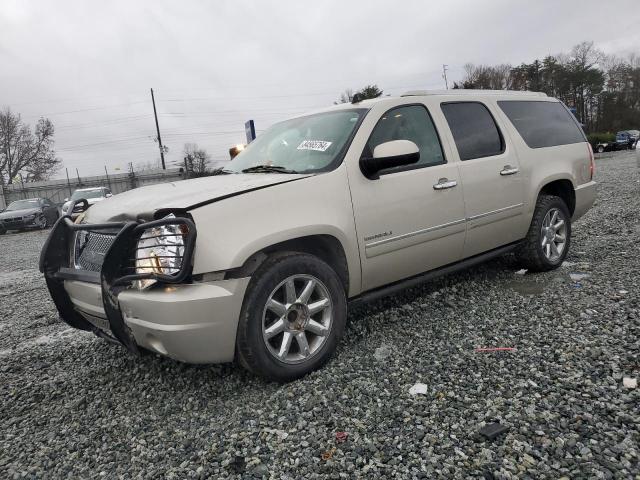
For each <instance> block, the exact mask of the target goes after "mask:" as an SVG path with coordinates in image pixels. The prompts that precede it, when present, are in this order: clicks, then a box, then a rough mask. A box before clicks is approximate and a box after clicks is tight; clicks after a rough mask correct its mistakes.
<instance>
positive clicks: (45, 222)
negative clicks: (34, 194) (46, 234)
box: [39, 214, 49, 230]
mask: <svg viewBox="0 0 640 480" xmlns="http://www.w3.org/2000/svg"><path fill="white" fill-rule="evenodd" d="M42 219H43V222H42V223H41V224H40V225H39V227H40V230H46V229H47V227H48V226H49V219H48V218H47V216H46V215H44V214H43V215H42Z"/></svg>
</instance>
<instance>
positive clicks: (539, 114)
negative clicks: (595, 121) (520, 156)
mask: <svg viewBox="0 0 640 480" xmlns="http://www.w3.org/2000/svg"><path fill="white" fill-rule="evenodd" d="M498 106H499V107H500V108H501V109H502V111H503V112H504V113H505V114H506V115H507V117H509V120H511V123H513V126H514V127H516V130H518V133H519V134H520V136H521V137H522V139H523V140H524V141H525V142H526V144H527V146H528V147H529V148H544V147H555V146H556V145H569V144H571V143H581V142H586V139H585V138H584V134H583V133H582V130H581V129H580V128H579V127H578V124H577V122H576V120H575V117H573V115H571V113H569V111H568V110H567V109H566V108H565V107H564V105H562V104H561V103H560V102H540V101H537V102H536V101H512V100H508V101H506V100H505V101H500V102H498Z"/></svg>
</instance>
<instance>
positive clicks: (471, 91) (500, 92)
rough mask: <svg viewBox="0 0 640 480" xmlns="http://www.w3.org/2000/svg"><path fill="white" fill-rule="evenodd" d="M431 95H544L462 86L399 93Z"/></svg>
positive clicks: (540, 95)
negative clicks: (450, 88) (465, 87)
mask: <svg viewBox="0 0 640 480" xmlns="http://www.w3.org/2000/svg"><path fill="white" fill-rule="evenodd" d="M432 95H460V96H467V95H468V96H480V95H497V96H502V95H508V96H512V95H513V96H516V97H546V96H547V94H546V93H544V92H530V91H522V90H474V89H464V88H454V89H453V90H411V91H408V92H405V93H403V94H402V95H400V96H401V97H425V96H432Z"/></svg>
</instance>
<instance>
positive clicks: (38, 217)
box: [0, 198, 60, 235]
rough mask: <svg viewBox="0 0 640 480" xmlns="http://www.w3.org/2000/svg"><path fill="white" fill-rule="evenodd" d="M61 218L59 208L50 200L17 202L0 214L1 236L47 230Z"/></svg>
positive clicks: (37, 199)
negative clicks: (9, 232)
mask: <svg viewBox="0 0 640 480" xmlns="http://www.w3.org/2000/svg"><path fill="white" fill-rule="evenodd" d="M59 217H60V212H59V210H58V206H57V205H56V204H55V203H53V202H52V201H51V200H49V199H48V198H29V199H27V200H16V201H15V202H11V203H10V204H9V206H8V207H7V208H5V209H4V210H3V211H2V212H0V235H4V234H5V233H7V232H8V231H9V230H27V229H33V228H39V229H45V228H47V227H50V226H51V225H53V224H54V223H56V220H58V218H59Z"/></svg>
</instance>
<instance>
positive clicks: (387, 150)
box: [360, 140, 420, 180]
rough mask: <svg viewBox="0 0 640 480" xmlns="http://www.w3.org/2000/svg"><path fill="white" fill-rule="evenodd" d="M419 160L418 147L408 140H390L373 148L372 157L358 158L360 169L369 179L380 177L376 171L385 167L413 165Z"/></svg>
mask: <svg viewBox="0 0 640 480" xmlns="http://www.w3.org/2000/svg"><path fill="white" fill-rule="evenodd" d="M418 160H420V149H419V148H418V146H417V145H416V144H415V143H413V142H412V141H410V140H392V141H390V142H385V143H381V144H380V145H378V146H377V147H376V148H374V149H373V157H371V158H367V157H362V158H361V159H360V170H362V173H363V174H364V176H365V177H367V178H368V179H370V180H377V179H378V178H380V175H379V173H378V172H380V171H381V170H385V169H387V168H394V167H402V166H404V165H413V164H414V163H417V162H418Z"/></svg>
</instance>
